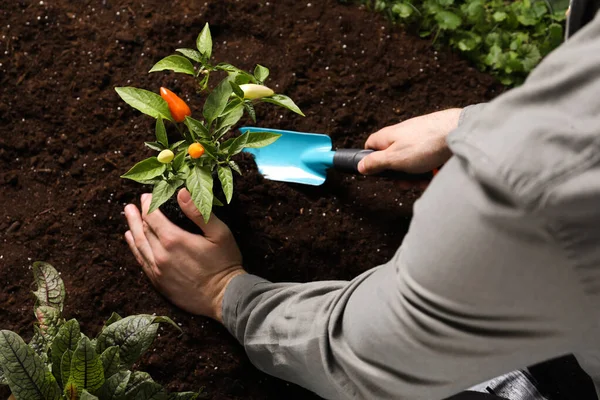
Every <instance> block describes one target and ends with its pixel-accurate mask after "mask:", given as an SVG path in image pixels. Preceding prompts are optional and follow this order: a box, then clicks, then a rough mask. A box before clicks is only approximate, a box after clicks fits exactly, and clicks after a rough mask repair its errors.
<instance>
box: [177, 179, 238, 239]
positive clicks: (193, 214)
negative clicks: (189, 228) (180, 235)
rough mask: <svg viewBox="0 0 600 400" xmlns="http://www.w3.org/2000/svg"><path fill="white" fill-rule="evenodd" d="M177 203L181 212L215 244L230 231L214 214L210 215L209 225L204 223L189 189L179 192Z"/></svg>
mask: <svg viewBox="0 0 600 400" xmlns="http://www.w3.org/2000/svg"><path fill="white" fill-rule="evenodd" d="M177 202H178V203H179V207H181V211H183V213H184V214H185V215H186V216H187V217H188V218H189V219H191V220H192V222H193V223H195V224H196V225H198V226H199V227H200V229H202V232H204V237H205V238H206V239H208V240H210V241H211V242H215V241H216V240H218V239H219V238H220V237H222V234H223V233H226V232H228V231H229V228H227V225H225V224H224V223H223V221H221V220H220V219H219V218H217V216H216V215H215V214H213V213H211V214H210V219H209V221H208V223H207V222H204V217H203V216H202V214H201V213H200V211H199V210H198V207H196V204H194V202H193V200H192V196H191V195H190V192H189V191H188V190H187V189H181V190H180V191H179V193H178V194H177Z"/></svg>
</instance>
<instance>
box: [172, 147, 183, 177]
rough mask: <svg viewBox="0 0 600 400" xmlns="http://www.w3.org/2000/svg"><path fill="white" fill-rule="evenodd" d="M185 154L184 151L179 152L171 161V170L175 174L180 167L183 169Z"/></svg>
mask: <svg viewBox="0 0 600 400" xmlns="http://www.w3.org/2000/svg"><path fill="white" fill-rule="evenodd" d="M185 154H186V153H185V151H180V152H179V153H177V155H176V156H175V158H174V159H173V170H174V171H175V172H178V171H179V170H180V169H181V167H183V164H184V163H185Z"/></svg>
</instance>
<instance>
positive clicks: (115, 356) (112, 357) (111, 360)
mask: <svg viewBox="0 0 600 400" xmlns="http://www.w3.org/2000/svg"><path fill="white" fill-rule="evenodd" d="M100 361H101V362H102V368H103V369H104V377H105V378H109V377H111V376H113V375H114V374H116V373H117V372H119V369H120V368H121V357H120V356H119V346H110V347H109V348H108V349H106V350H104V351H103V352H102V354H100Z"/></svg>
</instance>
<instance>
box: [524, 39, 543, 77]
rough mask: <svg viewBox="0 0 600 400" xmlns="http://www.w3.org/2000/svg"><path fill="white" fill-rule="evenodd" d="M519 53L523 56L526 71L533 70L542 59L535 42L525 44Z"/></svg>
mask: <svg viewBox="0 0 600 400" xmlns="http://www.w3.org/2000/svg"><path fill="white" fill-rule="evenodd" d="M519 53H520V55H521V57H522V63H523V68H524V70H525V72H529V71H531V70H533V68H535V66H536V65H537V64H538V63H539V62H540V60H541V59H542V55H541V54H540V50H539V49H538V48H537V46H535V45H533V44H524V45H523V46H521V48H520V49H519Z"/></svg>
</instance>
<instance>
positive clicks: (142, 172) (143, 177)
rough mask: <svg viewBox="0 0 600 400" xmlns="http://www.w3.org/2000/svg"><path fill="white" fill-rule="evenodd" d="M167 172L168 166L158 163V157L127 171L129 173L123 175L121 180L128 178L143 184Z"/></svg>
mask: <svg viewBox="0 0 600 400" xmlns="http://www.w3.org/2000/svg"><path fill="white" fill-rule="evenodd" d="M166 170H167V165H166V164H163V163H161V162H160V161H158V159H157V158H156V157H150V158H147V159H145V160H144V161H140V162H139V163H137V164H135V165H134V166H133V168H131V169H130V170H129V171H127V173H125V174H124V175H121V178H127V179H131V180H132V181H136V182H140V183H143V182H144V181H147V180H149V179H152V178H156V177H157V176H160V175H162V173H163V172H165V171H166Z"/></svg>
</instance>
